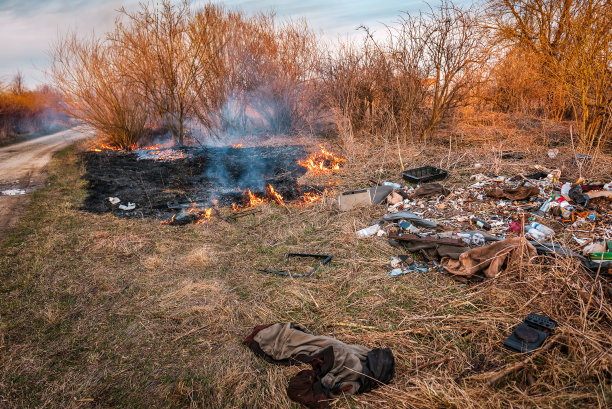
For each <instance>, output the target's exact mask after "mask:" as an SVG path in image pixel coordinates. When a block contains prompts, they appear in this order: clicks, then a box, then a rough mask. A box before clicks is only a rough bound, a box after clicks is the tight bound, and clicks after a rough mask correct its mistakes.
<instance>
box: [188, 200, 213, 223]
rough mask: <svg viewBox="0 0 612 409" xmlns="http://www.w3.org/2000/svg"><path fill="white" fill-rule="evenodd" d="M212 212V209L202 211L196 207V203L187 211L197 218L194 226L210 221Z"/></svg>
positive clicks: (207, 208)
mask: <svg viewBox="0 0 612 409" xmlns="http://www.w3.org/2000/svg"><path fill="white" fill-rule="evenodd" d="M212 211H213V209H212V207H206V208H204V209H202V208H201V207H198V205H197V204H196V203H192V204H191V207H190V208H189V209H188V210H187V213H193V214H195V215H196V216H197V217H198V221H197V222H196V223H195V224H202V223H205V222H207V221H208V220H210V218H211V216H212Z"/></svg>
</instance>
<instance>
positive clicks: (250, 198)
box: [245, 189, 266, 207]
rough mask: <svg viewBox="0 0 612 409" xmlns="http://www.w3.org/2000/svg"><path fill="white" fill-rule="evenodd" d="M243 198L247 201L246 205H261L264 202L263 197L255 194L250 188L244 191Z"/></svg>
mask: <svg viewBox="0 0 612 409" xmlns="http://www.w3.org/2000/svg"><path fill="white" fill-rule="evenodd" d="M245 199H246V201H247V207H255V206H259V205H262V204H264V203H265V202H266V201H265V200H264V199H263V198H261V197H257V196H255V195H254V194H253V193H252V192H251V189H248V190H247V191H246V193H245Z"/></svg>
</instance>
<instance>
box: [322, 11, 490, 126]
mask: <svg viewBox="0 0 612 409" xmlns="http://www.w3.org/2000/svg"><path fill="white" fill-rule="evenodd" d="M364 31H365V34H366V37H365V39H364V42H363V44H362V46H361V48H355V46H354V45H352V44H351V45H348V44H347V45H341V46H340V48H339V52H338V53H337V54H335V55H334V54H330V55H329V56H328V60H327V62H326V65H325V66H324V67H325V68H324V71H323V76H324V78H325V81H326V82H327V87H328V88H329V89H330V93H329V101H330V104H331V105H332V107H333V108H334V109H335V110H337V111H340V112H342V113H343V114H344V115H346V116H347V117H348V118H349V120H350V122H351V124H352V125H353V126H354V127H356V128H357V129H359V130H364V129H365V128H367V127H368V126H369V128H370V131H376V130H380V129H387V130H390V129H389V128H391V129H394V130H395V131H396V132H400V133H404V134H406V133H410V134H412V133H413V132H416V133H417V134H418V135H420V136H421V137H426V136H428V135H429V134H431V133H432V132H433V130H434V129H435V128H436V126H437V125H438V124H439V123H440V121H441V120H442V119H443V118H445V117H446V116H447V115H448V114H449V113H450V112H452V111H453V110H454V109H455V108H457V107H459V106H461V105H464V104H467V102H468V96H469V95H470V92H471V90H472V89H473V87H474V86H475V84H476V83H477V82H478V81H480V79H481V77H482V67H483V66H484V63H485V62H486V60H487V58H488V49H487V48H486V47H485V45H486V42H485V41H483V37H484V36H485V35H486V33H485V32H484V31H483V29H482V28H481V26H480V25H479V17H478V15H477V14H476V13H475V12H474V11H473V10H463V9H460V8H458V7H456V6H455V5H453V4H452V3H451V2H447V1H443V2H442V3H441V4H440V6H439V7H437V8H432V9H430V11H429V12H427V13H422V14H419V15H418V16H411V15H409V14H405V15H403V16H402V17H401V19H400V21H399V22H398V23H396V24H395V25H390V26H387V36H386V38H385V39H384V40H376V39H375V36H374V35H373V33H371V32H370V30H369V29H367V28H364ZM366 123H367V124H366ZM385 124H388V125H390V127H389V126H388V125H387V126H386V127H385Z"/></svg>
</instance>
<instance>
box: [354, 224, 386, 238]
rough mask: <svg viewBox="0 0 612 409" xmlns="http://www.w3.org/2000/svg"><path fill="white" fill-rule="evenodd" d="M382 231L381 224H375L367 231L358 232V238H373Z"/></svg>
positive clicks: (366, 229)
mask: <svg viewBox="0 0 612 409" xmlns="http://www.w3.org/2000/svg"><path fill="white" fill-rule="evenodd" d="M379 230H380V225H379V224H374V225H372V226H370V227H366V228H365V229H361V230H359V231H358V232H357V237H369V236H373V235H375V234H376V233H378V231H379Z"/></svg>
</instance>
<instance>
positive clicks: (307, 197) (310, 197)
mask: <svg viewBox="0 0 612 409" xmlns="http://www.w3.org/2000/svg"><path fill="white" fill-rule="evenodd" d="M319 199H321V195H318V194H316V193H314V192H306V193H304V195H303V196H302V197H301V198H300V200H301V201H302V202H304V203H312V202H316V201H317V200H319Z"/></svg>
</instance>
